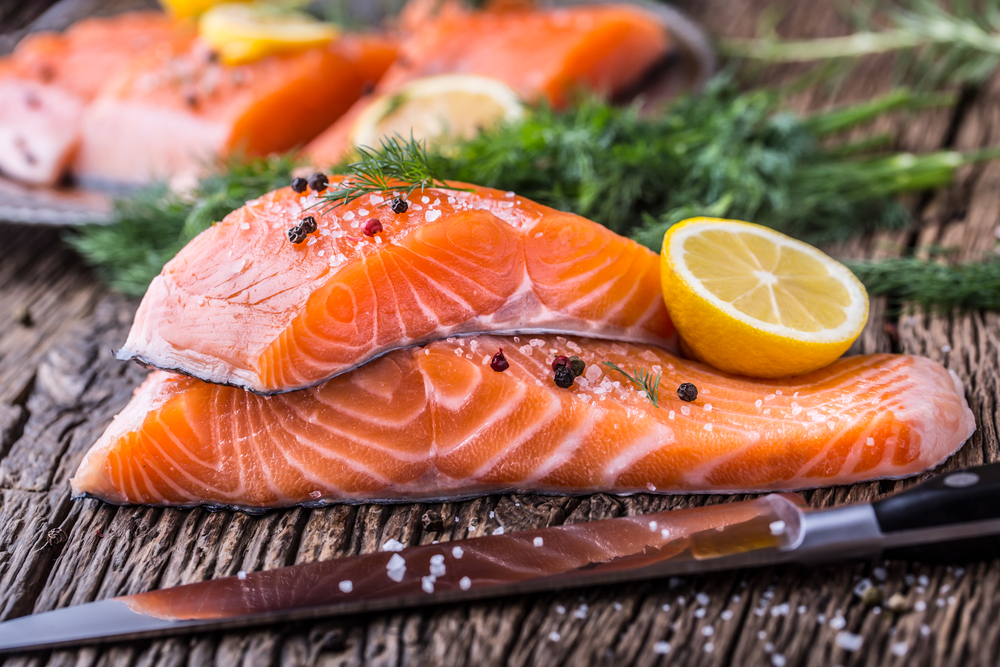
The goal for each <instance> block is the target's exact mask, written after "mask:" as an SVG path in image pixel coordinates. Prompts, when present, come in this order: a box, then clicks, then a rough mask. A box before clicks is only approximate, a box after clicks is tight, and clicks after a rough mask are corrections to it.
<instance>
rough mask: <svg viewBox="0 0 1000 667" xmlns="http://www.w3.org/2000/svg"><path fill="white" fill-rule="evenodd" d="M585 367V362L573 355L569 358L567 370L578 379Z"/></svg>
mask: <svg viewBox="0 0 1000 667" xmlns="http://www.w3.org/2000/svg"><path fill="white" fill-rule="evenodd" d="M586 367H587V362H586V361H584V360H583V359H581V358H580V357H578V356H576V355H573V356H572V357H570V358H569V369H570V370H571V371H573V375H575V376H577V377H580V376H581V375H583V370H584V369H585V368H586Z"/></svg>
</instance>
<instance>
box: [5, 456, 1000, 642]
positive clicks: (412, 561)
mask: <svg viewBox="0 0 1000 667" xmlns="http://www.w3.org/2000/svg"><path fill="white" fill-rule="evenodd" d="M998 536H1000V464H992V465H987V466H981V467H978V468H970V469H965V470H961V471H958V472H952V473H948V474H946V475H939V476H937V477H934V478H932V479H931V480H930V481H927V482H924V483H922V484H920V485H917V486H916V487H913V488H912V489H909V490H907V491H904V492H902V493H899V494H896V495H893V496H890V497H888V498H885V499H883V500H879V501H877V502H874V503H858V504H853V505H845V506H841V507H836V508H832V509H823V510H810V509H808V507H807V506H806V504H805V502H804V501H803V499H802V498H801V497H800V496H798V495H796V494H772V495H768V496H764V497H761V498H757V499H754V500H747V501H742V502H732V503H723V504H720V505H712V506H706V507H698V508H692V509H684V510H673V511H667V512H658V513H655V514H646V515H641V516H630V517H621V518H616V519H607V520H602V521H592V522H587V523H580V524H572V525H564V526H554V527H550V528H541V529H537V530H527V531H520V532H516V533H509V534H502V535H491V536H487V537H480V538H473V539H466V540H456V541H452V542H447V543H442V544H428V545H422V546H416V547H409V548H405V549H402V550H401V551H398V552H380V553H373V554H363V555H359V556H351V557H346V558H339V559H335V560H330V561H322V562H317V563H308V564H302V565H294V566H290V567H285V568H279V569H275V570H266V571H263V572H254V573H249V574H245V575H244V574H243V573H241V574H240V576H236V577H226V578H222V579H215V580H211V581H204V582H198V583H193V584H187V585H184V586H177V587H173V588H167V589H163V590H158V591H151V592H148V593H141V594H137V595H129V596H123V597H118V598H113V599H110V600H102V601H98V602H91V603H86V604H82V605H78V606H74V607H67V608H64V609H58V610H55V611H49V612H44V613H39V614H34V615H31V616H26V617H23V618H18V619H14V620H11V621H6V622H4V623H0V653H10V652H14V651H24V650H33V649H42V648H46V649H47V648H55V647H59V646H69V645H81V644H94V643H101V642H106V641H113V640H116V641H117V640H128V639H139V638H145V637H164V636H171V635H177V634H186V633H190V632H196V631H198V632H201V631H209V630H220V629H230V628H241V627H250V626H254V625H262V624H267V623H273V622H286V621H294V620H303V619H310V618H318V617H330V616H345V615H349V614H358V613H365V612H372V611H383V610H389V609H402V608H408V607H416V606H424V605H428V604H444V603H454V602H465V601H469V600H476V599H482V598H487V597H500V596H509V595H517V594H525V593H532V592H539V591H546V590H558V589H565V588H571V587H577V586H591V585H603V584H610V583H617V582H627V581H636V580H643V579H654V578H660V577H664V576H672V575H679V574H692V573H702V572H712V571H719V570H726V569H735V568H742V567H756V566H763V565H771V564H778V563H791V562H798V563H804V564H815V563H821V562H834V561H839V560H846V559H856V558H866V557H876V556H878V555H879V554H882V555H885V556H888V557H893V558H918V559H920V560H925V561H926V560H929V559H933V558H937V559H941V558H942V557H943V558H945V559H947V558H949V556H950V557H951V559H952V560H956V561H958V560H972V559H976V558H995V557H998V556H1000V537H998Z"/></svg>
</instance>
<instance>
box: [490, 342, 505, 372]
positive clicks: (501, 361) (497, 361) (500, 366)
mask: <svg viewBox="0 0 1000 667" xmlns="http://www.w3.org/2000/svg"><path fill="white" fill-rule="evenodd" d="M490 368H492V369H493V370H495V371H496V372H497V373H503V372H504V371H505V370H507V369H508V368H510V364H509V363H508V362H507V357H505V356H503V348H502V347H501V348H500V351H499V352H497V353H496V354H494V355H493V358H492V359H490Z"/></svg>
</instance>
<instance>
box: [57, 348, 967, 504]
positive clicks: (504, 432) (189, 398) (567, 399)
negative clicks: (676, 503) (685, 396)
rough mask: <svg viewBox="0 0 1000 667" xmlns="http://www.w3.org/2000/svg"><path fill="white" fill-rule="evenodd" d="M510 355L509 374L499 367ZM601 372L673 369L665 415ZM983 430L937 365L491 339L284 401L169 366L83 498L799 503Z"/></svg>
mask: <svg viewBox="0 0 1000 667" xmlns="http://www.w3.org/2000/svg"><path fill="white" fill-rule="evenodd" d="M499 348H503V353H504V355H505V357H506V359H507V361H508V363H509V368H508V369H507V370H505V371H503V372H497V371H495V370H493V368H492V367H491V366H490V359H491V355H493V354H495V353H496V352H497V350H498V349H499ZM557 355H567V356H568V355H577V356H578V357H580V358H581V359H582V360H584V361H585V362H586V364H587V367H586V370H585V372H584V373H583V375H582V376H580V377H578V378H576V380H575V382H574V383H573V384H572V385H571V386H570V387H569V388H565V389H564V388H560V387H558V386H556V384H555V383H554V381H553V378H554V376H553V369H552V365H551V364H552V361H553V359H554V358H555V357H556V356H557ZM605 362H610V363H613V364H616V365H617V366H619V367H620V368H624V369H626V370H628V371H632V369H633V366H634V367H635V368H636V369H639V370H641V371H644V372H648V373H650V374H652V375H653V376H654V377H655V376H656V375H657V374H659V373H662V375H661V376H660V381H659V384H658V386H657V391H656V398H657V403H658V405H653V403H652V402H651V400H650V399H649V398H648V397H647V396H646V394H645V389H644V388H640V387H638V386H635V385H633V384H632V383H631V382H629V381H628V380H627V379H626V378H625V377H624V376H623V375H622V374H621V373H619V372H618V371H616V370H613V369H610V368H609V367H608V366H606V365H604V364H605ZM681 383H692V384H694V385H695V386H696V387H697V388H698V397H697V398H696V399H695V400H694V401H691V402H685V401H682V400H680V399H679V398H678V396H677V393H676V391H677V388H678V386H679V385H680V384H681ZM975 426H976V425H975V419H974V417H973V415H972V412H971V411H970V410H969V407H968V405H967V403H966V401H965V397H964V394H963V391H962V385H961V382H960V381H959V380H958V378H957V376H956V375H955V374H954V373H951V372H949V371H948V370H946V369H945V368H943V367H942V366H941V365H939V364H937V363H935V362H933V361H931V360H929V359H926V358H923V357H914V356H907V355H889V354H881V355H872V356H857V357H847V358H844V359H841V360H840V361H838V362H836V363H834V364H833V365H832V366H829V367H827V368H824V369H822V370H820V371H816V372H813V373H810V374H808V375H803V376H800V377H794V378H788V379H783V380H761V381H756V380H750V379H747V378H741V377H735V376H731V375H726V374H724V373H721V372H719V371H716V370H714V369H712V368H710V367H708V366H705V365H703V364H700V363H697V362H692V361H685V360H683V359H680V358H678V357H675V356H673V355H672V354H670V353H668V352H666V351H664V350H662V349H659V348H655V347H650V346H645V345H635V344H627V343H617V342H608V341H599V340H594V339H587V338H575V337H562V336H552V335H538V336H531V335H528V336H520V337H498V336H478V337H471V338H455V339H451V340H445V341H437V342H434V343H431V344H430V345H428V346H426V347H424V348H410V349H405V350H397V351H395V352H392V353H390V354H387V355H385V356H383V357H382V358H380V359H377V360H375V361H373V362H370V363H368V364H366V365H364V366H362V367H360V368H358V369H356V370H354V371H351V372H350V373H347V374H344V375H340V376H338V377H336V378H334V379H333V380H331V381H329V382H327V383H325V384H322V385H319V386H317V387H313V388H311V389H307V390H304V391H298V392H292V393H287V394H281V395H278V396H266V397H265V396H258V395H255V394H253V393H250V392H246V391H243V390H242V389H238V388H234V387H225V386H220V385H213V384H207V383H203V382H200V381H199V380H196V379H194V378H185V377H180V376H176V375H171V374H169V373H164V372H162V371H156V372H154V373H153V374H152V375H150V376H149V378H148V379H147V380H146V382H145V384H143V386H142V387H140V388H139V389H138V390H137V391H136V395H135V397H134V398H133V400H132V402H131V403H129V405H128V406H127V407H126V408H125V410H124V411H123V412H122V413H121V414H119V415H118V417H116V418H115V421H114V422H113V423H112V424H111V426H110V427H109V428H108V430H107V431H106V432H105V433H104V435H103V436H102V437H101V438H100V440H98V442H97V443H96V444H95V445H94V446H93V448H92V449H91V450H90V451H89V452H88V453H87V455H86V456H85V458H84V459H83V462H82V463H81V464H80V468H79V470H78V471H77V473H76V476H75V477H74V478H73V480H72V487H73V493H74V494H75V495H77V496H80V495H84V494H86V495H90V496H95V497H97V498H102V499H104V500H107V501H109V502H112V503H140V504H154V505H178V506H193V505H212V506H230V507H236V508H248V509H260V508H270V507H284V506H288V505H295V504H300V503H306V504H310V503H315V504H322V503H325V502H363V501H371V500H380V501H397V502H408V501H412V500H416V499H441V500H452V499H456V498H461V497H469V496H475V495H479V494H484V493H499V492H543V493H593V492H609V493H632V492H650V491H651V492H657V493H702V492H706V493H737V492H759V491H772V490H792V489H802V488H810V487H817V486H828V485H833V484H851V483H855V482H860V481H863V480H871V479H879V478H896V477H903V476H907V475H913V474H916V473H919V472H921V471H923V470H926V469H928V468H931V467H934V466H936V465H937V464H939V463H940V462H942V461H943V460H945V459H946V458H947V457H948V456H950V455H951V454H952V453H954V452H955V451H956V450H957V449H958V448H959V447H960V446H961V445H962V443H963V442H965V440H966V439H968V437H969V436H970V435H971V434H972V432H973V431H974V430H975Z"/></svg>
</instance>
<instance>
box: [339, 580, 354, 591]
mask: <svg viewBox="0 0 1000 667" xmlns="http://www.w3.org/2000/svg"><path fill="white" fill-rule="evenodd" d="M337 587H338V588H340V590H341V591H343V592H344V593H350V592H351V591H353V590H354V583H353V582H352V581H351V580H350V579H344V580H343V581H342V582H340V583H339V584H337Z"/></svg>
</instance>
